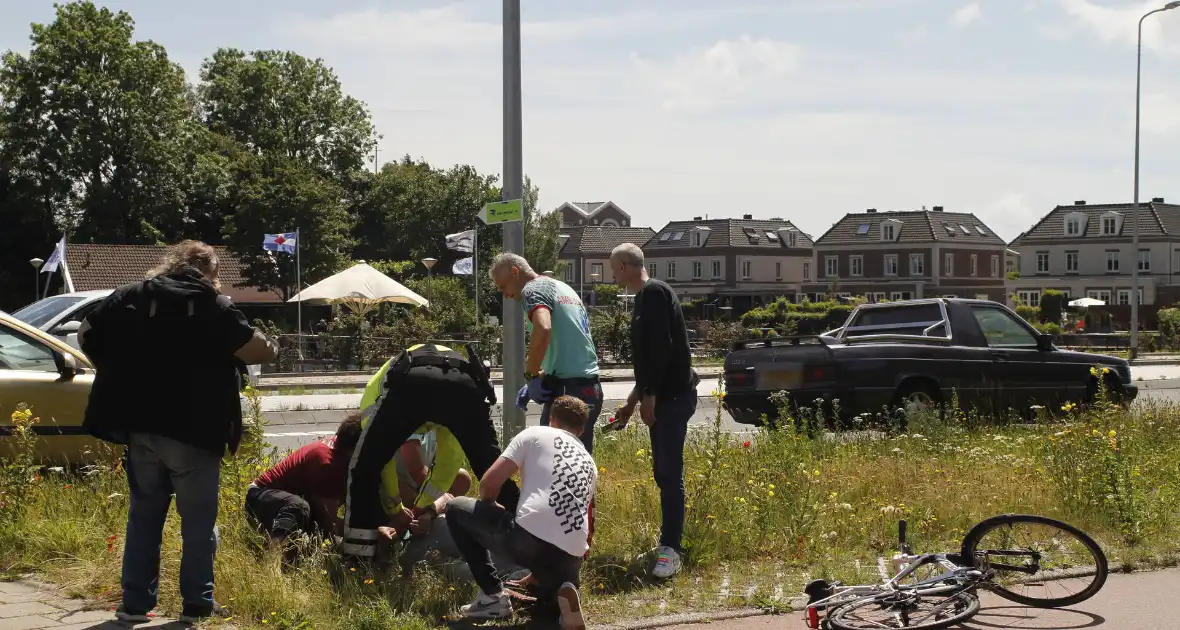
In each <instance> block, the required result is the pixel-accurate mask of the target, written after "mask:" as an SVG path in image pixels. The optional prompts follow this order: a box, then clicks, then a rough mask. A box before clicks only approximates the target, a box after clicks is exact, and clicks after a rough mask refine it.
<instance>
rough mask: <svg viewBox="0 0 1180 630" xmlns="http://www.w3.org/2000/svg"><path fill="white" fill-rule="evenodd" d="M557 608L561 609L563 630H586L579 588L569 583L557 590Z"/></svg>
mask: <svg viewBox="0 0 1180 630" xmlns="http://www.w3.org/2000/svg"><path fill="white" fill-rule="evenodd" d="M557 607H558V608H559V609H561V630H586V618H585V617H583V616H582V598H581V596H580V595H578V587H576V586H574V585H573V584H571V583H569V582H566V583H565V584H562V585H561V588H559V589H557Z"/></svg>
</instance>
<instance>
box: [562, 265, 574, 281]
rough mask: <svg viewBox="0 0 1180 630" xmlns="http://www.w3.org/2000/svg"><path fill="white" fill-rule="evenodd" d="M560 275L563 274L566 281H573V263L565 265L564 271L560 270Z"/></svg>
mask: <svg viewBox="0 0 1180 630" xmlns="http://www.w3.org/2000/svg"><path fill="white" fill-rule="evenodd" d="M562 275H563V276H565V281H566V282H573V281H574V266H573V265H566V266H565V271H564V272H562Z"/></svg>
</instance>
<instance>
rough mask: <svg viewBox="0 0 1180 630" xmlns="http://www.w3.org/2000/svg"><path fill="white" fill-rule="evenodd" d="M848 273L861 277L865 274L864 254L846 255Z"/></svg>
mask: <svg viewBox="0 0 1180 630" xmlns="http://www.w3.org/2000/svg"><path fill="white" fill-rule="evenodd" d="M848 275H850V276H854V277H857V278H859V277H861V276H863V275H865V257H864V256H849V257H848Z"/></svg>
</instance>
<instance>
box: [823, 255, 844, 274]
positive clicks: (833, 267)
mask: <svg viewBox="0 0 1180 630" xmlns="http://www.w3.org/2000/svg"><path fill="white" fill-rule="evenodd" d="M838 275H840V258H839V257H838V256H824V277H825V278H835V277H836V276H838Z"/></svg>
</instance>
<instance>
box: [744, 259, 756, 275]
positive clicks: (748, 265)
mask: <svg viewBox="0 0 1180 630" xmlns="http://www.w3.org/2000/svg"><path fill="white" fill-rule="evenodd" d="M753 267H754V264H753V263H752V262H750V261H748V260H743V261H742V279H743V280H749V279H750V277H751V276H753V275H754V274H753V271H754V269H753Z"/></svg>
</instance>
